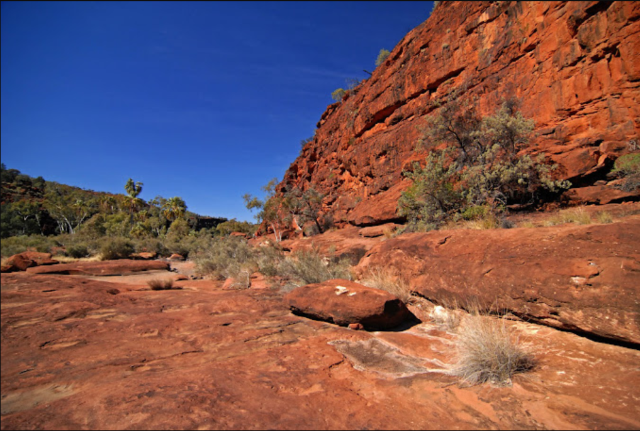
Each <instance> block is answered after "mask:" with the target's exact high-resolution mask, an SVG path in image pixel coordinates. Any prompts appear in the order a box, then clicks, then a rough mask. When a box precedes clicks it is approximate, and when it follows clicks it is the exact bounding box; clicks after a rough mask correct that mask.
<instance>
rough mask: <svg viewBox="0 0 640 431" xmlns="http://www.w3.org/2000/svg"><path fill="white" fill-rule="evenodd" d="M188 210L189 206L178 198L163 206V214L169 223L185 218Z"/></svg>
mask: <svg viewBox="0 0 640 431" xmlns="http://www.w3.org/2000/svg"><path fill="white" fill-rule="evenodd" d="M186 210H187V204H186V203H185V202H184V200H182V198H180V197H178V196H174V197H172V198H169V199H167V201H166V202H165V203H164V205H163V206H162V213H163V214H164V216H165V217H166V218H167V220H169V221H173V220H175V219H177V218H180V217H182V216H184V213H185V211H186Z"/></svg>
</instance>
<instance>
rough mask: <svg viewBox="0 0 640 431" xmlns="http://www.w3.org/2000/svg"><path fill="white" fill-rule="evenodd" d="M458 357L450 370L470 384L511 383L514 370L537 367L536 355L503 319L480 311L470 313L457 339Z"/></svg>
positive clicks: (517, 371) (461, 326)
mask: <svg viewBox="0 0 640 431" xmlns="http://www.w3.org/2000/svg"><path fill="white" fill-rule="evenodd" d="M455 345H456V356H457V361H456V363H455V364H454V365H453V366H452V367H451V369H450V374H451V375H454V376H457V377H460V378H461V379H462V380H463V381H464V382H465V383H467V384H469V385H476V384H481V383H486V382H489V383H492V384H494V385H498V386H507V385H510V384H511V378H512V377H513V375H514V374H516V373H520V372H525V371H528V370H530V369H532V368H533V366H534V359H533V356H532V354H531V353H530V352H528V351H527V350H526V349H524V348H523V347H522V345H521V344H520V342H519V339H518V337H517V336H515V334H514V333H513V332H512V331H511V330H510V329H509V327H507V326H506V324H505V322H504V321H503V320H496V318H493V317H489V316H483V315H480V314H477V313H473V314H471V315H468V316H466V317H465V318H464V319H463V321H462V323H461V324H460V326H459V327H458V333H457V336H456V340H455Z"/></svg>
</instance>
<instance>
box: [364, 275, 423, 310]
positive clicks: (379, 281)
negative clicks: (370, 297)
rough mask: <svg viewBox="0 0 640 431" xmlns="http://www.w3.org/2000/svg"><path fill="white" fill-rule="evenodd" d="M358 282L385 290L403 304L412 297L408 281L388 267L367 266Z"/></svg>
mask: <svg viewBox="0 0 640 431" xmlns="http://www.w3.org/2000/svg"><path fill="white" fill-rule="evenodd" d="M359 283H360V284H363V285H365V286H367V287H372V288H374V289H380V290H386V291H387V292H389V293H391V294H392V295H395V296H397V297H398V298H400V300H401V301H402V302H404V303H405V304H408V303H409V302H410V301H411V299H412V298H411V288H410V287H409V283H407V282H406V280H404V279H403V278H402V277H400V276H397V275H396V274H395V273H394V271H393V270H392V269H391V268H389V267H386V268H369V270H368V271H367V273H366V274H365V275H364V277H363V278H362V280H360V281H359Z"/></svg>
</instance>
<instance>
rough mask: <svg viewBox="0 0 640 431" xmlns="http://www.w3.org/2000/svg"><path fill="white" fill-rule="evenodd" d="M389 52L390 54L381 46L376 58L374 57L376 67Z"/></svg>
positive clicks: (383, 60)
mask: <svg viewBox="0 0 640 431" xmlns="http://www.w3.org/2000/svg"><path fill="white" fill-rule="evenodd" d="M389 54H391V53H390V52H389V51H387V50H386V49H384V48H382V49H381V50H380V53H379V54H378V58H376V67H378V66H380V65H381V64H382V63H384V62H385V60H386V59H387V57H389Z"/></svg>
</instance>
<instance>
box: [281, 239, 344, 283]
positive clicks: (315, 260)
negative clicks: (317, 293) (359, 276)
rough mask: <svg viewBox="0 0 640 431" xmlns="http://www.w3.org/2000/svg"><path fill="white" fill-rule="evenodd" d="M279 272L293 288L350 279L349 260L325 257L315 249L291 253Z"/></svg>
mask: <svg viewBox="0 0 640 431" xmlns="http://www.w3.org/2000/svg"><path fill="white" fill-rule="evenodd" d="M330 254H332V253H331V251H330ZM279 272H280V275H281V276H283V277H285V278H287V279H289V280H291V281H292V282H293V285H295V286H303V285H305V284H312V283H322V282H323V281H327V280H331V279H333V278H344V279H347V280H351V279H352V276H351V261H350V259H349V258H339V259H338V258H335V257H330V256H329V257H326V256H323V255H322V254H320V251H319V250H317V249H315V248H313V249H311V250H299V251H295V252H293V253H292V254H291V255H290V256H287V257H286V259H285V260H284V261H283V262H282V263H281V265H280V269H279Z"/></svg>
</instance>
